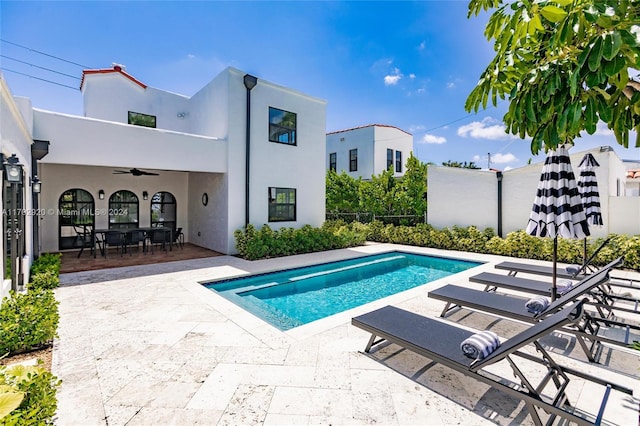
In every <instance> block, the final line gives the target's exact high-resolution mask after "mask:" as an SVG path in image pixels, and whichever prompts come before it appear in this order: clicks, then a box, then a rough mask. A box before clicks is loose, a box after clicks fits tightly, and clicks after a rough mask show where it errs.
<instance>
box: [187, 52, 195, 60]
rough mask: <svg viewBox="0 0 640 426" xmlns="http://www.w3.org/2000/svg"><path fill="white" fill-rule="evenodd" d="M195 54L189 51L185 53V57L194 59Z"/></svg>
mask: <svg viewBox="0 0 640 426" xmlns="http://www.w3.org/2000/svg"><path fill="white" fill-rule="evenodd" d="M195 57H196V55H194V54H193V53H189V54H188V55H187V59H195Z"/></svg>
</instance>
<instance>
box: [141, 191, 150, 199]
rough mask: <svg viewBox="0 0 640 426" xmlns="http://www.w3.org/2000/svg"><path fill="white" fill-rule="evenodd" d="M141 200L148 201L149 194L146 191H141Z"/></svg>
mask: <svg viewBox="0 0 640 426" xmlns="http://www.w3.org/2000/svg"><path fill="white" fill-rule="evenodd" d="M142 199H143V200H148V199H149V193H148V192H147V191H142Z"/></svg>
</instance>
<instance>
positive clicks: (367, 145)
mask: <svg viewBox="0 0 640 426" xmlns="http://www.w3.org/2000/svg"><path fill="white" fill-rule="evenodd" d="M341 139H344V140H341ZM374 139H375V132H374V128H373V126H367V127H362V128H357V129H352V130H349V131H345V132H337V133H331V134H329V135H327V136H326V140H327V142H326V143H327V147H326V154H325V170H329V154H330V153H332V152H335V153H336V160H337V162H336V172H338V173H342V171H343V170H344V171H345V172H346V173H347V174H348V175H349V176H351V177H353V178H356V179H357V178H359V177H361V178H363V179H371V176H372V175H373V174H375V173H374V169H373V164H374V162H373V158H374V146H375V144H374ZM352 149H357V150H358V170H357V171H355V172H350V171H349V151H350V150H352ZM385 158H386V152H385Z"/></svg>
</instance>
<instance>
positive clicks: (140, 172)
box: [113, 168, 159, 176]
mask: <svg viewBox="0 0 640 426" xmlns="http://www.w3.org/2000/svg"><path fill="white" fill-rule="evenodd" d="M113 174H114V175H124V174H132V175H134V176H159V175H158V173H152V172H145V171H144V170H140V169H135V168H134V169H130V170H114V171H113Z"/></svg>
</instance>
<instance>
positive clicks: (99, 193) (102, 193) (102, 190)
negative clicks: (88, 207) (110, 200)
mask: <svg viewBox="0 0 640 426" xmlns="http://www.w3.org/2000/svg"><path fill="white" fill-rule="evenodd" d="M98 198H100V199H101V200H104V189H101V190H100V191H98Z"/></svg>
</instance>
